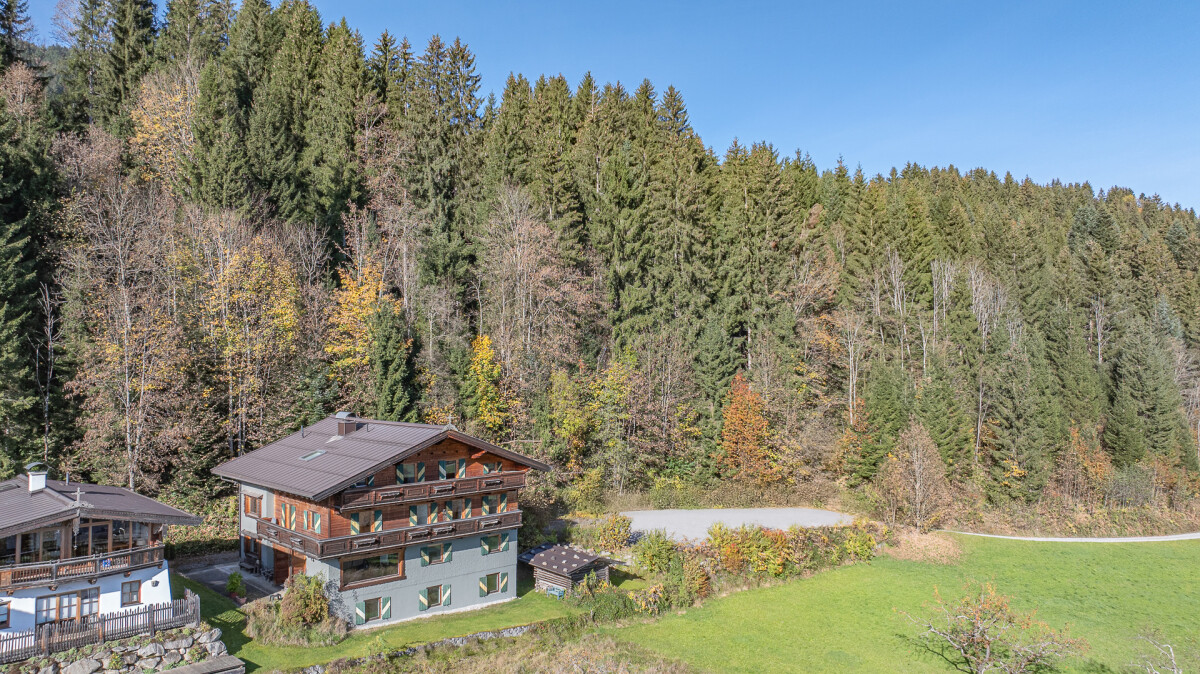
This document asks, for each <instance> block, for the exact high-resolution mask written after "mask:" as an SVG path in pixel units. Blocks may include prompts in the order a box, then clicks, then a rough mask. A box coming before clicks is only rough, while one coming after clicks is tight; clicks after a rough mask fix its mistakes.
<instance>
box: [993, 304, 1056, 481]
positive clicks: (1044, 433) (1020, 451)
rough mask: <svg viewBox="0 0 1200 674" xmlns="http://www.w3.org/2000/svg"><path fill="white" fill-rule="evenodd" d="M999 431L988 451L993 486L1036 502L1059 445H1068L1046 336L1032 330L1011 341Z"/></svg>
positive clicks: (1000, 381)
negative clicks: (1047, 355) (1048, 356)
mask: <svg viewBox="0 0 1200 674" xmlns="http://www.w3.org/2000/svg"><path fill="white" fill-rule="evenodd" d="M995 382H996V383H995V391H996V393H995V407H994V412H993V415H992V418H993V420H994V422H993V423H992V424H991V428H992V431H993V433H994V435H993V437H992V439H991V442H990V446H989V447H988V450H989V451H988V455H989V458H990V460H991V473H992V484H993V488H994V490H995V491H996V493H998V494H1000V495H1002V496H1003V497H1004V498H1012V499H1018V500H1024V501H1032V500H1034V499H1036V498H1037V496H1038V495H1039V494H1040V493H1041V490H1042V488H1043V487H1044V486H1045V484H1046V481H1047V480H1048V479H1049V475H1050V470H1051V468H1052V467H1053V465H1054V455H1055V451H1056V450H1057V448H1059V447H1062V446H1064V445H1065V444H1066V439H1067V434H1068V425H1067V423H1066V418H1065V416H1064V415H1063V414H1062V409H1061V407H1060V404H1059V396H1058V394H1057V386H1056V384H1057V382H1056V381H1055V380H1054V376H1053V374H1052V373H1051V371H1050V367H1049V364H1048V363H1047V362H1046V356H1045V346H1044V342H1043V341H1042V339H1041V336H1040V335H1038V334H1037V332H1036V331H1035V330H1034V329H1032V328H1030V327H1025V328H1024V334H1023V335H1021V336H1020V337H1018V338H1017V339H1016V340H1015V341H1011V338H1010V342H1009V348H1008V351H1007V352H1006V354H1005V357H1004V360H1003V365H1002V366H1001V371H1000V373H999V376H997V377H996V380H995Z"/></svg>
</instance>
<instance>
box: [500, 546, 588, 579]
mask: <svg viewBox="0 0 1200 674" xmlns="http://www.w3.org/2000/svg"><path fill="white" fill-rule="evenodd" d="M530 552H532V553H534V554H533V555H529V553H526V554H524V555H521V561H523V562H526V563H527V564H529V565H530V566H533V567H537V568H539V569H545V570H546V571H551V572H554V573H557V574H559V575H563V576H569V575H571V574H573V573H575V572H576V571H579V570H581V569H584V568H586V567H589V566H592V565H603V564H607V563H608V560H607V559H605V558H604V557H601V556H600V555H593V554H592V553H590V552H585V551H583V550H580V549H579V548H573V547H571V546H569V545H547V546H543V547H542V548H535V549H534V550H530ZM597 563H599V564H597Z"/></svg>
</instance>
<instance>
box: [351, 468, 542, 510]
mask: <svg viewBox="0 0 1200 674" xmlns="http://www.w3.org/2000/svg"><path fill="white" fill-rule="evenodd" d="M524 486H525V473H524V472H521V471H509V472H504V473H491V474H488V475H480V476H478V477H461V478H455V479H451V480H435V481H432V482H413V483H410V484H396V485H391V486H389V487H375V488H374V489H351V490H348V491H345V492H342V495H341V497H340V499H341V504H340V505H341V510H355V509H358V508H371V507H374V506H378V505H394V504H396V503H406V502H408V501H427V500H429V499H431V498H438V499H441V498H448V497H455V496H469V495H471V494H478V493H481V492H489V491H499V490H505V489H520V488H522V487H524Z"/></svg>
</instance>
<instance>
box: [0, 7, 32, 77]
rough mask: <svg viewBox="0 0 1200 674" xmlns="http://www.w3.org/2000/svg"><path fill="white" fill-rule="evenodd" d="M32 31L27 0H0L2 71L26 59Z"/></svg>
mask: <svg viewBox="0 0 1200 674" xmlns="http://www.w3.org/2000/svg"><path fill="white" fill-rule="evenodd" d="M32 32H33V25H32V24H31V23H30V22H29V5H28V3H27V2H26V0H0V72H2V71H4V70H6V69H7V68H8V67H9V66H10V65H12V64H14V63H17V62H18V61H24V60H25V50H26V49H27V47H28V43H29V36H30V34H31V33H32Z"/></svg>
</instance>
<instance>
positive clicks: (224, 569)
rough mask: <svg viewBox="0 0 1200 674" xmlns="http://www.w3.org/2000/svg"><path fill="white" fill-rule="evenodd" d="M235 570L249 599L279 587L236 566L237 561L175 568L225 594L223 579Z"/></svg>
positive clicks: (264, 594)
mask: <svg viewBox="0 0 1200 674" xmlns="http://www.w3.org/2000/svg"><path fill="white" fill-rule="evenodd" d="M234 571H237V572H238V573H240V574H242V582H243V583H244V584H245V585H246V595H247V597H248V598H250V599H251V600H254V599H258V598H260V597H265V596H267V595H269V594H275V593H276V592H278V591H280V590H281V589H283V588H281V587H279V586H278V585H274V584H272V583H268V582H267V581H266V579H264V578H263V577H262V576H256V575H254V574H252V573H249V572H247V571H246V570H245V569H242V568H240V567H238V563H237V562H225V563H216V564H209V565H205V566H183V567H181V568H178V569H176V570H175V572H176V573H178V574H179V575H181V576H185V577H187V578H191V579H192V580H194V581H196V582H199V583H203V584H205V585H207V586H208V587H209V588H210V589H212V590H213V591H214V592H216V593H218V594H222V595H223V594H225V581H227V580H229V574H231V573H233V572H234Z"/></svg>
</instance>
